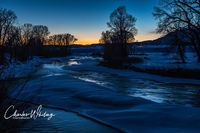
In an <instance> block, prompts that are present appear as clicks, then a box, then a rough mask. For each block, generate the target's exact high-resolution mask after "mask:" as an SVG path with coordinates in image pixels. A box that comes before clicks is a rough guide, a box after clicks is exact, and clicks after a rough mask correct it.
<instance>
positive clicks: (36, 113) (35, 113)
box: [4, 105, 55, 120]
mask: <svg viewBox="0 0 200 133" xmlns="http://www.w3.org/2000/svg"><path fill="white" fill-rule="evenodd" d="M10 111H14V113H11V115H8V114H10V113H8V112H10ZM54 116H55V114H53V113H47V112H46V111H45V112H42V105H39V106H38V108H37V109H36V110H31V111H30V112H25V111H23V112H20V113H19V112H18V110H17V109H15V106H14V105H11V106H9V107H8V108H7V110H6V111H5V113H4V118H5V119H34V120H35V119H37V118H38V117H43V118H47V120H50V119H51V118H52V117H54Z"/></svg>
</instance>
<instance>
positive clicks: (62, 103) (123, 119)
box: [9, 75, 200, 133]
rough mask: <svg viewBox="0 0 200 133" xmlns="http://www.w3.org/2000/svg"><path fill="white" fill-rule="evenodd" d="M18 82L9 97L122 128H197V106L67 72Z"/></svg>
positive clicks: (192, 129) (156, 129)
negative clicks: (108, 85)
mask: <svg viewBox="0 0 200 133" xmlns="http://www.w3.org/2000/svg"><path fill="white" fill-rule="evenodd" d="M22 86H23V85H22ZM22 86H16V87H15V88H12V89H10V90H9V92H10V93H9V94H10V97H11V98H16V99H18V100H23V101H26V102H32V103H36V104H42V105H46V106H49V107H56V108H59V109H63V110H70V111H74V112H77V113H79V114H81V115H83V116H87V117H90V118H92V119H95V120H98V121H100V122H103V123H105V124H108V125H110V126H112V127H115V128H117V129H120V130H122V131H124V132H141V133H142V132H150V133H151V132H152V133H160V132H164V133H168V132H187V133H188V132H200V127H199V121H200V116H199V113H200V108H192V107H183V106H175V105H166V104H157V103H154V102H151V101H148V100H145V99H142V98H137V97H130V96H127V95H122V94H118V93H116V92H114V91H111V90H110V89H108V88H105V87H102V86H99V85H97V84H94V83H90V82H85V81H82V80H79V79H76V78H73V77H71V76H69V75H56V76H55V75H54V76H48V77H45V76H43V77H40V78H37V79H33V80H30V81H29V82H27V83H26V84H25V86H23V87H22ZM58 115H59V114H58ZM66 119H67V118H66Z"/></svg>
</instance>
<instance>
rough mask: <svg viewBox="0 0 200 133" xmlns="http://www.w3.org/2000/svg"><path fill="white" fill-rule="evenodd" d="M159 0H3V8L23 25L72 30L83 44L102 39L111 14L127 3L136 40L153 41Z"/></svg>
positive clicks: (55, 30)
mask: <svg viewBox="0 0 200 133" xmlns="http://www.w3.org/2000/svg"><path fill="white" fill-rule="evenodd" d="M157 3H158V0H0V7H3V8H7V9H11V10H13V11H14V12H15V13H16V14H17V16H18V21H19V23H20V24H24V23H32V24H42V25H47V26H48V27H49V30H50V32H51V34H54V33H65V32H68V33H71V34H74V35H75V36H76V37H78V39H79V43H93V42H98V40H99V38H100V35H101V32H102V31H104V30H106V29H107V25H106V22H108V20H109V15H110V13H111V12H112V11H113V10H115V9H116V8H117V7H119V6H126V7H127V11H128V13H129V14H132V15H133V16H135V17H136V18H137V23H136V27H137V29H138V35H137V36H136V40H138V41H142V40H149V39H154V38H157V37H158V35H155V34H152V33H151V32H152V31H153V30H155V28H156V21H155V20H154V18H153V16H152V11H153V6H155V5H157Z"/></svg>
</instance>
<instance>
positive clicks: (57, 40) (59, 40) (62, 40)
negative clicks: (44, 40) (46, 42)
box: [49, 33, 78, 46]
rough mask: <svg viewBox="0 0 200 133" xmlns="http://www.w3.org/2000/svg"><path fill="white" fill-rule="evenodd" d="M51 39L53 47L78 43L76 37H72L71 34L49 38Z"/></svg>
mask: <svg viewBox="0 0 200 133" xmlns="http://www.w3.org/2000/svg"><path fill="white" fill-rule="evenodd" d="M49 39H50V40H51V41H50V43H51V44H53V45H56V44H57V45H64V46H67V45H70V44H73V43H74V42H76V41H77V40H78V39H77V38H75V37H74V35H71V34H69V33H66V34H56V35H52V36H49Z"/></svg>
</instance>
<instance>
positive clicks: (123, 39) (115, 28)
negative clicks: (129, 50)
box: [107, 6, 137, 44]
mask: <svg viewBox="0 0 200 133" xmlns="http://www.w3.org/2000/svg"><path fill="white" fill-rule="evenodd" d="M135 22H136V18H135V17H133V16H132V15H130V14H128V13H127V12H126V7H124V6H121V7H119V8H117V9H116V10H115V11H114V12H112V13H111V15H110V22H108V23H107V25H108V27H109V28H110V31H111V32H113V33H114V36H116V38H115V39H116V43H120V44H126V43H129V42H132V41H133V40H134V39H135V38H134V36H135V35H136V34H137V29H136V28H135Z"/></svg>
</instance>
